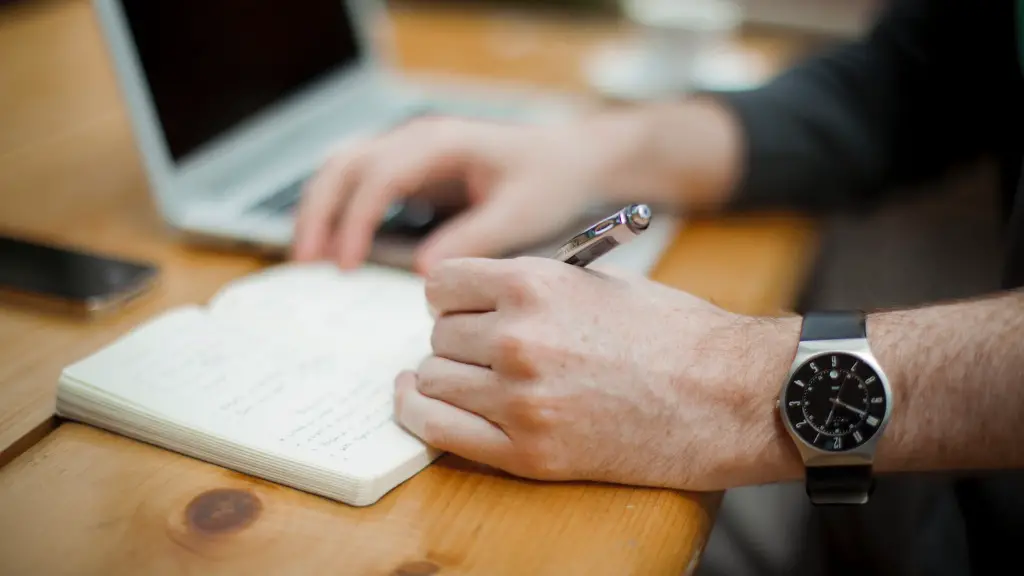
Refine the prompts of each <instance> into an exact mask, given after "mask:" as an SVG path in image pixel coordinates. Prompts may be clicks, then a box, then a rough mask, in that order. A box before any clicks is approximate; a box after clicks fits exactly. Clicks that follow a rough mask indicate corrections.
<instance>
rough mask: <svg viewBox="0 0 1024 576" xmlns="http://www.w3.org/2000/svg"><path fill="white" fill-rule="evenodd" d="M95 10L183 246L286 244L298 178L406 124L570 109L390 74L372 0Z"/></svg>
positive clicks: (115, 4)
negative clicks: (350, 142)
mask: <svg viewBox="0 0 1024 576" xmlns="http://www.w3.org/2000/svg"><path fill="white" fill-rule="evenodd" d="M94 3H95V6H96V9H97V14H98V17H99V21H100V23H101V27H102V30H103V32H104V36H105V37H106V39H107V42H108V44H109V48H110V53H111V55H112V59H113V63H114V66H115V69H116V74H117V77H118V80H119V83H120V85H121V89H122V91H123V94H124V98H125V101H126V104H127V107H128V111H129V113H130V116H131V123H132V126H133V129H134V132H135V137H136V140H137V144H138V147H139V149H140V152H141V155H142V159H143V161H144V163H145V169H146V172H147V175H148V179H149V184H150V189H151V191H152V193H153V194H154V196H155V198H156V200H157V205H158V208H159V210H160V211H161V213H162V214H163V216H164V218H165V219H166V221H167V222H168V223H170V224H171V225H172V226H173V227H174V228H176V229H178V230H181V231H185V232H188V233H190V234H189V236H190V237H195V238H201V239H204V240H221V241H224V240H228V241H233V242H235V243H238V244H242V245H250V246H254V247H259V248H263V249H270V250H283V249H284V248H287V246H288V245H289V244H290V242H291V238H292V213H293V210H294V208H295V207H296V204H297V202H298V200H299V197H300V193H301V191H302V186H303V183H304V181H305V180H306V179H307V178H308V177H309V176H311V175H312V174H313V173H314V172H315V171H316V170H317V169H318V168H319V167H320V166H321V165H322V163H323V161H324V160H325V158H326V156H327V154H328V153H329V152H330V150H331V149H332V148H334V147H335V146H337V145H339V144H341V143H343V142H344V141H346V140H347V139H350V138H353V137H359V136H364V135H368V134H374V133H379V132H381V131H385V130H388V129H389V128H392V127H394V126H395V125H397V124H400V123H402V122H405V121H407V120H409V119H411V118H414V117H416V116H418V115H422V114H448V115H459V116H474V117H485V118H498V119H504V120H521V121H546V120H549V119H557V118H564V117H565V115H566V114H568V113H571V112H572V110H573V109H574V106H573V105H571V104H570V103H569V101H568V100H567V99H565V98H562V97H555V96H554V95H551V96H549V95H546V94H539V93H535V92H534V91H532V90H519V89H513V88H511V87H501V88H498V87H496V86H494V85H491V84H489V85H487V87H484V86H472V87H471V86H468V85H460V84H457V83H455V82H453V81H451V80H445V81H443V82H439V83H430V84H427V83H423V82H422V81H414V80H412V79H411V78H410V77H408V76H405V75H403V74H401V73H400V72H398V71H397V70H396V69H395V67H394V66H392V65H391V64H390V63H389V62H388V59H387V56H386V46H385V47H384V48H385V49H384V50H383V51H382V50H381V46H380V44H379V43H378V44H377V45H374V44H372V43H371V41H370V38H371V28H373V29H374V30H373V32H374V34H373V36H376V37H380V36H379V35H380V33H381V32H382V31H385V32H386V11H385V10H384V8H383V6H382V4H381V3H380V2H378V1H376V0H288V1H285V0H94ZM374 22H376V24H373V23H374ZM385 37H386V36H385ZM405 208H407V206H406V207H405ZM405 208H403V206H400V205H396V206H395V207H393V209H392V211H391V213H390V214H391V216H389V217H392V218H399V217H403V216H402V214H403V210H404V209H405ZM421 212H422V210H421ZM421 216H422V214H421ZM404 217H409V215H408V214H405V216H404ZM375 254H378V257H377V258H376V259H378V260H381V259H383V260H387V259H388V258H389V257H386V256H385V257H381V256H380V255H379V251H375ZM371 257H373V256H371ZM391 257H393V255H392V256H391Z"/></svg>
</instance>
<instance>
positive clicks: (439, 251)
mask: <svg viewBox="0 0 1024 576" xmlns="http://www.w3.org/2000/svg"><path fill="white" fill-rule="evenodd" d="M510 199H511V200H512V201H509V200H510ZM516 212H517V206H516V199H515V196H514V195H513V193H510V192H505V191H501V192H499V193H498V194H496V195H494V196H492V197H491V198H490V199H488V200H485V201H483V202H481V203H480V204H477V205H476V206H473V207H471V208H469V209H467V210H466V211H464V212H462V213H461V214H459V215H458V216H455V217H454V218H452V219H451V220H450V221H448V222H447V223H445V224H444V225H443V226H441V227H440V228H439V229H438V230H437V231H436V232H434V233H433V234H432V235H431V236H430V237H429V238H428V239H427V241H426V242H425V243H424V244H423V246H422V247H421V248H420V250H419V254H418V255H417V258H416V264H417V267H418V268H420V269H421V270H428V269H430V268H431V267H432V266H433V265H434V264H436V263H437V262H439V261H441V260H444V259H447V258H468V257H497V256H500V253H501V252H504V251H507V250H509V249H511V248H513V247H514V245H515V244H516V243H517V241H518V240H521V238H517V236H518V235H520V234H522V233H523V232H524V230H523V226H522V223H523V222H521V219H520V218H518V215H517V214H516ZM517 223H518V224H519V225H517ZM525 232H527V233H529V230H526V231H525Z"/></svg>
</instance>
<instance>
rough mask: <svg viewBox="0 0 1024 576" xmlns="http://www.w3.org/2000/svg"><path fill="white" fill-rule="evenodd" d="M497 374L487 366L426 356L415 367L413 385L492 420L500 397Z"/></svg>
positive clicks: (496, 412) (453, 404) (431, 395)
mask: <svg viewBox="0 0 1024 576" xmlns="http://www.w3.org/2000/svg"><path fill="white" fill-rule="evenodd" d="M499 386H500V383H499V382H498V375H497V374H496V373H494V372H493V371H491V370H490V369H488V368H483V367H481V366H473V365H470V364H462V363H460V362H455V361H452V360H448V359H446V358H440V357H437V356H430V357H428V358H427V359H426V360H424V361H423V362H422V363H421V364H420V366H419V368H417V369H416V389H417V390H418V391H419V392H420V394H423V395H424V396H427V397H429V398H433V399H435V400H440V401H442V402H444V403H446V404H450V405H452V406H454V407H456V408H459V409H461V410H465V411H466V412H472V413H473V414H476V415H477V416H480V417H481V418H484V419H485V420H488V421H491V422H494V421H495V415H496V414H498V408H499V406H498V401H499V399H500V398H501V391H500V388H499Z"/></svg>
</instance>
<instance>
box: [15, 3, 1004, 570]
mask: <svg viewBox="0 0 1024 576" xmlns="http://www.w3.org/2000/svg"><path fill="white" fill-rule="evenodd" d="M881 1H883V0H737V1H735V2H731V3H729V4H730V7H728V8H723V7H722V3H711V2H703V1H696V0H694V1H692V2H688V1H686V0H675V1H674V2H673V1H671V0H489V1H487V0H391V1H390V2H389V3H388V19H387V24H388V26H386V27H382V28H381V30H382V33H381V36H380V41H381V42H382V43H384V44H385V45H386V46H387V49H388V50H389V51H390V52H391V53H392V54H393V58H394V62H393V63H394V65H395V66H396V67H399V68H403V69H406V70H408V71H410V73H416V74H427V75H442V76H447V75H455V76H467V77H474V78H483V79H492V80H496V81H501V82H504V83H512V84H517V85H527V86H533V85H538V86H539V85H543V86H544V87H545V88H548V89H557V90H561V91H566V92H570V93H573V94H578V95H582V96H585V97H587V98H592V99H594V100H597V101H600V102H602V103H606V104H607V103H613V104H614V103H622V102H630V101H643V100H645V99H648V98H656V97H665V96H666V95H673V94H678V95H680V96H681V95H683V94H685V93H686V92H688V91H690V90H698V89H707V88H712V89H717V90H728V89H738V88H746V87H750V86H756V85H758V84H759V83H761V82H764V81H766V80H768V79H770V78H771V76H772V75H774V74H776V73H777V72H778V71H779V70H780V69H782V68H784V67H785V66H786V65H788V64H790V63H792V62H795V61H798V60H799V59H801V58H804V57H806V56H808V55H810V54H813V53H815V52H817V51H819V50H821V49H823V48H825V47H826V46H828V45H830V44H831V43H834V42H838V41H842V40H843V39H845V38H849V37H851V36H854V35H856V34H857V33H859V32H861V31H862V30H864V28H865V26H867V25H868V24H869V23H870V20H871V15H872V14H873V13H874V11H875V10H877V9H878V7H879V6H880V3H881ZM696 8H700V9H696ZM413 29H415V32H413ZM40 30H50V31H51V32H49V33H47V34H41V33H40ZM481 52H486V53H487V57H481V55H480V54H481ZM111 165H119V166H123V167H124V169H122V170H117V171H112V170H109V169H107V168H106V167H108V166H111ZM146 185H147V184H146V181H145V175H144V173H143V171H142V167H141V165H140V160H139V156H138V152H137V151H136V148H135V145H134V142H133V140H132V137H131V134H130V127H129V121H128V118H127V116H126V113H125V110H124V107H123V102H122V100H121V96H120V94H119V92H118V88H117V84H116V82H115V78H114V74H113V71H112V67H111V65H110V63H109V59H108V58H107V55H106V51H105V48H104V46H103V43H102V40H101V36H100V32H99V30H98V28H97V25H96V22H95V20H94V18H93V15H92V13H91V7H90V4H89V2H88V1H87V0H0V228H2V229H11V230H19V231H25V232H28V233H33V234H35V235H45V234H49V233H50V231H51V230H52V229H53V224H54V222H59V223H62V228H63V229H64V232H63V233H62V239H65V240H70V241H79V242H83V243H84V242H86V241H88V244H89V245H90V246H92V247H94V248H96V249H98V250H105V249H114V248H115V247H116V248H117V249H118V251H119V252H121V253H125V254H129V255H130V254H132V253H133V252H136V253H137V254H138V255H139V256H146V257H149V256H150V255H151V254H152V250H153V249H154V247H156V246H161V245H162V242H163V239H162V237H161V233H162V224H161V222H160V218H159V216H158V215H157V213H156V212H155V211H154V210H152V209H151V208H146V207H145V206H148V205H149V204H150V203H151V202H152V200H151V199H150V198H149V197H148V196H147V195H146V194H144V193H143V191H144V190H145V188H146ZM69 191H70V192H69ZM97 191H103V194H102V195H100V194H96V192H97ZM111 191H113V192H111ZM994 191H995V187H994V174H993V173H992V171H991V169H990V167H989V166H987V165H984V164H979V165H977V166H973V167H970V168H968V169H965V170H963V171H962V172H961V173H958V174H954V175H952V176H950V177H948V178H944V179H943V180H942V181H938V182H934V183H932V184H929V185H927V186H924V187H922V189H921V190H914V191H908V194H906V195H905V196H904V198H905V199H904V200H902V201H900V202H897V203H895V204H892V205H889V206H886V207H883V208H880V209H878V210H875V211H871V212H868V213H858V214H849V215H841V216H836V217H832V218H829V219H828V220H827V221H823V222H821V223H820V224H821V228H820V229H821V234H822V235H821V245H820V249H819V251H818V252H817V257H816V260H815V263H814V266H813V269H812V273H811V275H810V278H809V279H808V281H807V282H806V284H805V285H804V287H803V290H802V296H801V299H800V302H798V303H797V304H798V308H801V309H804V308H808V307H813V308H845V307H862V308H875V307H889V306H899V305H908V304H915V303H920V302H925V301H930V300H934V299H940V298H950V297H960V296H969V295H973V294H977V293H980V292H984V291H988V290H992V289H995V288H997V286H998V273H999V263H1000V261H1001V250H1002V248H1001V246H1000V244H999V237H1000V224H999V220H998V218H997V216H996V212H995V209H996V202H995V196H994ZM58 192H59V193H58ZM97 203H100V206H97ZM104 203H106V204H108V206H106V207H104V206H103V204H104ZM83 211H92V212H93V213H97V214H100V213H102V214H103V216H102V217H101V218H100V223H99V224H95V225H82V221H81V219H80V214H81V213H83ZM128 214H131V217H128V216H127V215H128ZM139 214H143V215H145V216H141V217H140V216H139ZM125 227H130V228H132V229H134V230H136V231H137V232H138V234H137V236H138V237H139V238H140V240H139V242H138V243H137V244H136V245H133V246H128V247H124V246H118V245H117V244H118V238H119V237H120V233H119V232H118V230H123V228H125ZM758 490H760V489H754V490H751V491H745V492H737V493H736V494H732V493H730V494H729V495H728V496H727V497H726V501H725V503H724V504H723V515H722V517H721V519H720V521H719V524H718V525H717V526H716V530H715V532H714V534H713V536H712V539H711V543H710V544H709V546H708V551H707V557H706V558H707V565H708V568H707V569H706V570H707V573H719V572H711V571H710V570H711V569H712V568H711V567H712V566H717V567H725V568H723V569H722V570H721V572H720V573H722V574H727V573H728V574H744V573H748V572H747V570H748V569H749V568H750V566H754V565H758V564H759V563H761V564H763V563H764V562H770V561H771V560H772V559H773V558H775V557H777V556H779V554H780V551H782V550H784V549H786V548H787V547H793V546H800V545H802V543H804V542H805V540H804V538H803V537H802V536H800V535H798V534H797V531H799V530H800V528H799V525H800V522H801V521H802V520H801V516H800V515H799V514H798V515H796V516H794V515H793V513H792V511H793V510H800V509H801V508H800V506H801V502H802V492H801V490H800V489H799V487H797V489H795V490H789V491H788V492H785V491H784V492H777V493H775V492H772V493H768V492H765V491H763V490H762V491H758ZM883 497H884V495H883ZM740 508H742V509H743V511H738V512H736V515H735V516H733V515H730V510H739V509H740ZM801 514H802V512H801ZM787 515H788V516H787ZM787 517H788V518H789V519H790V521H791V522H792V525H791V526H790V528H791V530H790V529H787V528H786V526H785V525H781V526H780V524H779V522H780V519H785V518H787ZM758 530H760V532H758ZM753 534H762V535H763V534H774V536H773V537H771V538H769V539H761V540H758V539H759V538H762V537H761V536H757V535H753ZM750 538H753V539H755V540H757V548H758V550H759V552H758V555H755V557H750V556H749V555H744V554H742V553H738V552H736V550H735V548H734V544H735V542H736V540H737V539H738V540H744V539H750Z"/></svg>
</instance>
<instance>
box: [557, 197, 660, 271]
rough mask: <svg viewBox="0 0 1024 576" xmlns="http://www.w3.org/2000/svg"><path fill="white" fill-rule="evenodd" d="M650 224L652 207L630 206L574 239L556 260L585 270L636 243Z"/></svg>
mask: <svg viewBox="0 0 1024 576" xmlns="http://www.w3.org/2000/svg"><path fill="white" fill-rule="evenodd" d="M650 225H651V209H650V207H649V206H647V205H646V204H630V205H629V206H626V207H625V208H623V209H622V210H619V211H618V212H616V213H615V214H612V215H611V216H609V217H607V218H604V219H603V220H601V221H599V222H597V223H595V224H594V225H592V226H590V227H589V228H587V229H586V230H584V231H583V232H580V233H579V234H577V235H575V236H573V237H572V238H571V239H570V240H569V241H568V242H566V243H565V244H564V245H562V247H561V248H559V249H558V252H556V253H555V258H557V259H558V260H561V261H562V262H565V263H566V264H571V265H573V266H579V267H581V268H585V267H587V266H589V265H590V263H591V262H593V261H594V260H597V259H598V258H600V257H601V256H604V255H605V254H607V253H609V252H611V251H612V250H614V249H615V248H616V247H617V246H621V245H623V244H626V243H627V242H629V241H631V240H633V239H634V238H636V237H637V236H639V235H640V234H642V233H643V232H644V230H647V228H648V227H649V226H650Z"/></svg>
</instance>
